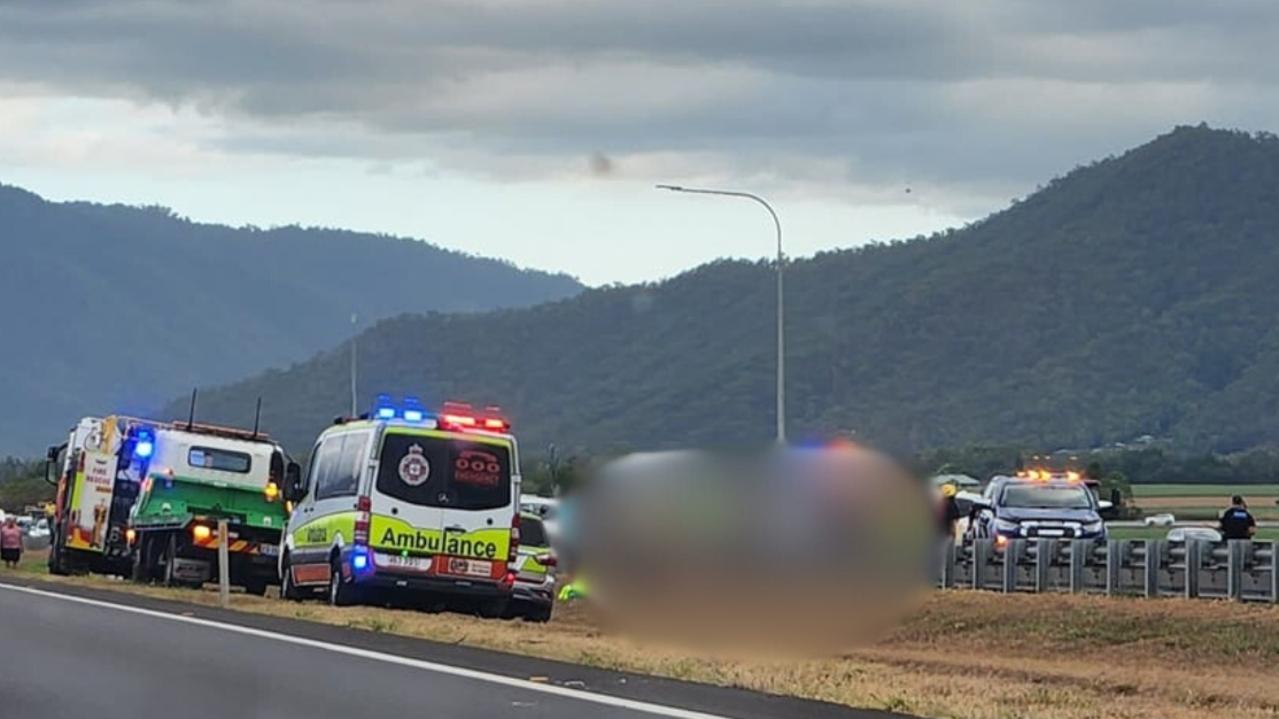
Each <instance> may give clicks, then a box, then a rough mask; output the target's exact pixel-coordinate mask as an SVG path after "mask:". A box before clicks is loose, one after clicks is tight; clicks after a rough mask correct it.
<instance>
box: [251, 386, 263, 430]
mask: <svg viewBox="0 0 1279 719" xmlns="http://www.w3.org/2000/svg"><path fill="white" fill-rule="evenodd" d="M261 421H262V397H261V396H259V397H258V408H257V410H255V411H254V412H253V439H257V438H258V423H260V422H261Z"/></svg>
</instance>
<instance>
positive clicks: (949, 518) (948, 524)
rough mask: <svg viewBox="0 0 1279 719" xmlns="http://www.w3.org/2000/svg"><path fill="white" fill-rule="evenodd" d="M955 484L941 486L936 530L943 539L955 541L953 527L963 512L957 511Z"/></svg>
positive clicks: (954, 527) (956, 524)
mask: <svg viewBox="0 0 1279 719" xmlns="http://www.w3.org/2000/svg"><path fill="white" fill-rule="evenodd" d="M955 494H956V490H955V485H953V484H943V485H942V486H941V503H940V504H939V505H938V507H937V530H938V534H940V535H941V537H942V538H943V539H947V540H950V541H952V542H953V541H955V529H956V527H957V526H958V524H959V518H960V517H962V516H963V513H962V512H960V511H959V502H957V501H956V500H955Z"/></svg>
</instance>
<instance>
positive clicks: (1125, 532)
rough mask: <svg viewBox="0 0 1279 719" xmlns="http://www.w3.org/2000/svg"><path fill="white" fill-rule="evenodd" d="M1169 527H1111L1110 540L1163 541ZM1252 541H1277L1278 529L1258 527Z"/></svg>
mask: <svg viewBox="0 0 1279 719" xmlns="http://www.w3.org/2000/svg"><path fill="white" fill-rule="evenodd" d="M1168 530H1169V527H1111V528H1110V538H1111V539H1163V538H1165V537H1167V536H1168ZM1254 539H1258V540H1267V541H1279V527H1258V528H1257V536H1256V537H1254Z"/></svg>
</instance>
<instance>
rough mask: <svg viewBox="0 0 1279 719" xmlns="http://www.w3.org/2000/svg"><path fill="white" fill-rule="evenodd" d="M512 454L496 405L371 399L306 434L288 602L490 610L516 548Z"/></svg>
mask: <svg viewBox="0 0 1279 719" xmlns="http://www.w3.org/2000/svg"><path fill="white" fill-rule="evenodd" d="M519 484H520V477H519V453H518V448H517V445H516V442H515V437H514V436H513V435H512V434H511V433H510V428H509V425H508V424H507V422H506V420H505V419H504V418H502V417H501V415H500V414H499V412H498V410H497V409H496V408H489V409H487V410H483V411H476V410H473V409H472V408H471V407H470V406H469V405H463V404H455V403H446V404H445V405H444V407H443V408H442V410H441V411H440V412H437V413H432V412H427V411H426V410H424V409H423V408H422V407H421V405H420V404H419V403H418V402H417V401H415V400H414V399H412V398H406V399H405V400H404V401H403V402H400V403H398V404H395V403H392V402H391V400H390V398H388V397H386V396H381V397H379V399H378V403H377V405H376V406H375V408H374V410H373V411H372V412H370V413H369V414H367V415H364V416H362V417H360V418H358V419H352V420H339V421H337V422H335V423H334V425H333V426H331V427H329V428H328V429H326V430H325V431H324V432H323V433H321V434H320V436H319V438H318V439H317V440H316V443H315V448H314V450H313V451H312V453H311V461H310V465H309V467H308V469H307V472H306V473H305V475H302V476H301V477H299V479H298V480H297V481H296V482H293V483H291V484H290V486H287V487H286V488H285V492H286V498H287V499H288V500H289V501H290V502H292V503H293V504H294V508H293V511H292V514H291V515H290V518H289V524H288V529H287V530H286V531H285V536H284V539H283V540H282V545H281V548H280V550H281V551H280V577H281V582H282V589H281V594H282V596H284V597H285V598H286V599H298V598H301V597H302V596H304V595H306V594H309V593H315V592H318V591H323V592H324V593H325V594H326V595H327V597H328V599H329V601H330V602H331V603H333V604H336V605H343V604H353V603H357V602H362V601H371V600H374V599H376V600H379V601H383V600H384V601H394V602H396V603H412V604H416V605H418V606H425V607H443V606H453V607H457V606H458V605H462V606H465V607H467V608H472V609H475V610H477V611H478V612H479V613H480V614H482V615H484V616H500V615H501V614H502V613H503V612H504V611H505V610H506V607H507V604H508V602H509V601H510V599H511V595H512V588H513V586H514V584H515V578H516V567H515V564H516V557H517V551H518V546H519V496H520V490H519Z"/></svg>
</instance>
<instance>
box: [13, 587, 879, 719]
mask: <svg viewBox="0 0 1279 719" xmlns="http://www.w3.org/2000/svg"><path fill="white" fill-rule="evenodd" d="M534 677H536V678H537V680H536V681H534V680H532V678H534ZM0 716H4V717H40V718H41V719H57V718H61V717H67V718H68V719H72V718H74V719H84V717H93V719H158V718H167V717H172V718H173V719H203V718H204V717H208V718H209V719H257V718H267V717H272V718H273V717H302V718H304V719H327V718H328V717H334V718H339V717H340V718H341V719H366V718H372V719H377V718H380V717H385V718H387V719H390V718H392V717H396V718H398V717H432V718H433V719H434V718H439V719H451V718H455V717H456V718H458V719H472V718H473V719H493V718H501V717H519V718H529V719H533V718H536V717H546V718H548V719H549V718H552V717H553V718H554V719H579V718H581V719H584V718H586V717H619V718H622V717H624V718H627V719H636V718H640V717H677V718H684V719H707V718H708V717H742V718H744V719H753V718H756V717H782V718H783V719H799V718H801V717H803V718H804V719H808V718H814V719H818V718H822V719H824V718H826V717H831V718H834V717H840V718H843V719H885V718H886V717H892V716H900V715H892V714H887V713H883V712H876V711H862V710H854V709H848V708H845V707H839V706H835V705H832V704H825V703H821V702H811V701H804V700H799V699H789V698H783V697H776V696H771V695H766V694H759V693H755V692H749V691H744V690H739V689H729V688H723V687H711V686H706V685H701V684H692V683H688V682H679V681H674V680H667V679H658V678H653V677H646V676H643V675H636V674H627V673H621V672H614V671H608V670H601V669H592V668H587V667H580V666H577V665H573V664H567V663H563V662H553V661H548V660H541V659H533V658H528V657H520V656H516V655H511V654H504V653H500V652H492V651H487V650H480V649H474V648H469V647H461V646H456V645H451V644H440V643H436V642H429V641H424V640H419V639H411V638H407V637H398V636H394V635H387V634H378V633H374V632H366V631H360V630H354V629H346V628H341V627H333V626H328V625H322V624H316V623H311V622H304V621H297V620H291V619H281V618H276V617H266V616H261V615H253V614H246V613H240V612H234V611H225V610H221V609H216V608H209V607H203V606H197V605H192V604H185V603H181V602H170V601H164V600H156V599H150V598H144V597H138V596H136V595H131V594H124V593H118V592H111V591H104V590H99V589H90V588H86V587H74V586H69V585H65V584H53V583H47V582H40V581H37V580H30V579H18V578H15V577H14V575H8V576H0Z"/></svg>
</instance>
